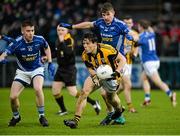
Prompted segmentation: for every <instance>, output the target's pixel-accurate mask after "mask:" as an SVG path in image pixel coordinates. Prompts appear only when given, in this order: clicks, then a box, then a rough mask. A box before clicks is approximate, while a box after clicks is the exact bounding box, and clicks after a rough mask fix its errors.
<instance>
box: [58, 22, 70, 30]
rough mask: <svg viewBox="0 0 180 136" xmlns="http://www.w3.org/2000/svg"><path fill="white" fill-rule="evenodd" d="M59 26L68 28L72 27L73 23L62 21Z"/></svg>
mask: <svg viewBox="0 0 180 136" xmlns="http://www.w3.org/2000/svg"><path fill="white" fill-rule="evenodd" d="M59 26H60V27H65V28H67V29H72V25H71V24H67V23H60V24H59Z"/></svg>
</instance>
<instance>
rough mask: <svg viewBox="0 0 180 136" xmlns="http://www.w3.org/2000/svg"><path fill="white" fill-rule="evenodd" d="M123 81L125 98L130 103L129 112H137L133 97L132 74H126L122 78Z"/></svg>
mask: <svg viewBox="0 0 180 136" xmlns="http://www.w3.org/2000/svg"><path fill="white" fill-rule="evenodd" d="M122 82H123V85H124V95H125V99H126V102H127V105H128V109H129V112H131V113H135V112H136V110H135V108H134V106H133V104H132V99H131V86H132V85H131V79H130V75H124V76H123V78H122Z"/></svg>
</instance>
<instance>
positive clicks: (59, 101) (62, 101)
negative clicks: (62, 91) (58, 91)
mask: <svg viewBox="0 0 180 136" xmlns="http://www.w3.org/2000/svg"><path fill="white" fill-rule="evenodd" d="M55 100H56V102H57V104H58V105H59V107H60V109H61V111H62V112H64V111H67V110H66V107H65V105H64V98H63V96H62V95H59V96H57V97H56V98H55Z"/></svg>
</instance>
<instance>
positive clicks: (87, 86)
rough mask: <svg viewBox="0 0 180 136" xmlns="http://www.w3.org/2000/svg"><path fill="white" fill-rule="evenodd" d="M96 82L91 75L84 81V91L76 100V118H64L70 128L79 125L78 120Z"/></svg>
mask: <svg viewBox="0 0 180 136" xmlns="http://www.w3.org/2000/svg"><path fill="white" fill-rule="evenodd" d="M94 86H95V85H94V83H93V81H92V79H91V77H90V76H89V77H87V79H86V80H85V82H84V86H83V89H82V92H81V93H80V96H79V97H78V99H77V102H76V111H75V116H74V119H72V120H64V124H65V125H66V126H69V127H70V128H76V127H77V126H78V122H79V121H80V118H81V115H82V112H83V109H84V108H85V106H86V100H87V97H88V96H89V94H90V93H91V92H92V91H93V90H94Z"/></svg>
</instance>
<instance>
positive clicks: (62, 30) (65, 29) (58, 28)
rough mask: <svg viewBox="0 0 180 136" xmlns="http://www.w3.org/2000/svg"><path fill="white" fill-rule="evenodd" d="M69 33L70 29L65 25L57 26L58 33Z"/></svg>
mask: <svg viewBox="0 0 180 136" xmlns="http://www.w3.org/2000/svg"><path fill="white" fill-rule="evenodd" d="M67 33H68V29H67V28H64V27H59V26H58V27H57V34H58V35H66V34H67Z"/></svg>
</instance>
